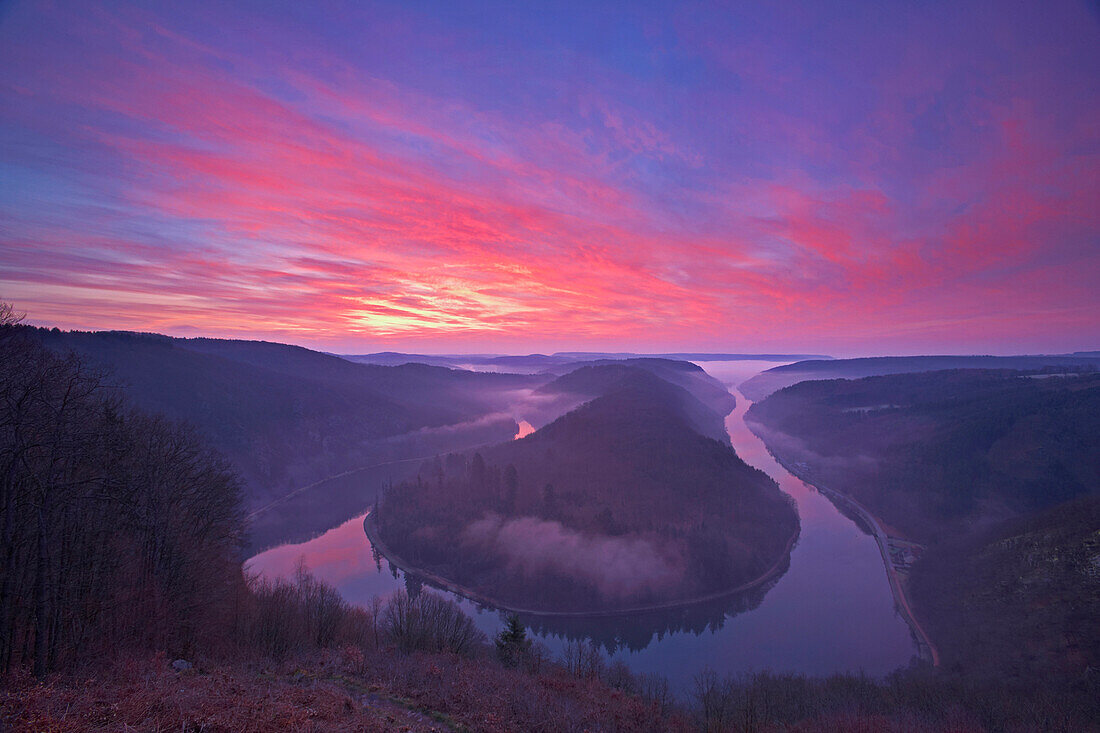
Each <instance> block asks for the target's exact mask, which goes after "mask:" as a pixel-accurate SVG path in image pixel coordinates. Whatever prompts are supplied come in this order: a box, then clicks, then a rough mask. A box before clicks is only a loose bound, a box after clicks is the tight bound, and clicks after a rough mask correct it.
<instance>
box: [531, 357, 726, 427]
mask: <svg viewBox="0 0 1100 733" xmlns="http://www.w3.org/2000/svg"><path fill="white" fill-rule="evenodd" d="M647 375H648V376H649V377H651V378H650V379H647ZM642 382H645V383H646V384H648V385H650V386H651V387H652V388H653V389H654V390H655V392H654V394H655V395H657V394H667V395H668V396H669V397H670V398H673V397H674V398H675V399H676V401H677V405H676V407H677V409H678V411H679V412H680V414H681V415H682V416H683V417H684V418H686V419H687V420H688V422H689V423H690V425H691V427H692V428H693V429H694V430H696V431H697V432H699V433H701V434H702V435H705V436H707V437H708V438H714V439H715V440H720V441H726V442H728V441H729V435H728V434H727V433H726V427H725V420H724V418H725V416H726V415H727V414H729V412H730V411H731V410H733V408H734V405H735V403H734V399H733V396H732V395H731V394H730V393H729V392H728V391H727V390H726V389H725V388H724V387H723V386H722V385H721V384H720V383H719V382H718V381H717V380H715V379H714V378H713V377H711V376H710V375H708V374H707V373H706V372H704V371H703V370H702V369H700V368H699V367H697V366H695V365H694V364H688V363H687V362H670V361H666V360H663V359H636V360H629V361H621V362H615V361H606V362H599V363H596V364H590V365H586V366H582V367H580V368H578V369H574V370H573V371H571V372H569V373H567V374H564V375H563V376H561V377H558V378H557V379H555V380H554V381H552V382H548V383H547V384H545V385H543V386H541V387H539V388H538V390H536V392H537V393H538V394H543V395H567V396H568V395H572V396H575V397H576V398H578V399H580V400H581V401H584V400H588V399H591V398H594V397H598V396H600V395H604V394H607V393H608V392H611V391H613V390H615V389H618V388H621V387H626V386H630V385H634V386H641V383H642ZM669 386H673V387H676V389H674V390H669V389H668V387H669Z"/></svg>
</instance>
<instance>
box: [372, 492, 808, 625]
mask: <svg viewBox="0 0 1100 733" xmlns="http://www.w3.org/2000/svg"><path fill="white" fill-rule="evenodd" d="M363 531H364V533H365V534H366V536H367V539H368V540H369V541H370V543H371V546H372V547H373V548H374V549H375V550H376V551H377V552H378V553H379V554H380V555H382V557H385V558H386V560H387V561H388V562H390V563H392V564H393V565H394V566H396V567H397V568H399V569H400V570H401V571H402V572H404V573H407V574H410V575H415V576H416V577H418V578H420V579H421V580H423V581H425V582H427V583H428V584H429V585H433V586H436V587H438V588H440V589H442V590H446V591H449V592H451V593H454V594H456V595H459V596H462V597H463V598H466V599H467V600H470V601H473V602H474V603H477V604H479V605H482V606H487V607H490V608H495V609H497V610H500V611H507V612H509V613H519V614H524V615H528V616H539V617H542V618H611V617H615V616H628V615H630V614H636V613H647V612H653V611H669V610H674V609H678V608H685V607H689V606H693V605H696V604H699V603H706V602H708V601H716V600H721V599H723V598H729V597H731V596H735V595H737V594H738V593H743V592H745V591H747V590H751V589H753V588H758V587H760V586H761V585H763V584H765V583H767V582H768V581H770V580H772V579H776V578H778V576H780V575H782V573H783V572H785V571H786V567H787V565H788V564H789V563H790V558H791V550H793V549H794V546H795V543H796V542H797V541H798V537H799V534H800V533H801V525H799V526H798V527H796V528H795V531H794V532H793V533H792V534H791V536H790V538H789V539H788V540H787V544H786V546H785V547H784V549H783V552H782V553H781V554H780V556H779V558H778V559H776V561H775V562H774V563H773V564H772V565H771V567H769V568H768V569H767V570H766V571H765V572H764V573H763V574H761V575H760V576H758V577H757V578H754V579H753V580H751V581H749V582H747V583H743V584H741V585H739V586H737V587H736V588H730V589H727V590H722V591H718V592H715V593H709V594H706V595H702V596H695V597H692V598H687V599H682V600H676V601H669V602H667V603H656V604H650V605H645V606H631V607H629V608H619V609H612V610H598V611H540V610H537V609H532V608H521V607H517V606H512V605H509V604H507V603H503V602H501V601H499V600H497V599H494V598H491V597H490V596H487V595H485V594H483V593H479V592H477V591H475V590H473V589H472V588H467V587H465V586H462V585H459V584H457V583H454V582H452V581H450V580H448V579H447V578H444V577H443V576H441V575H438V574H436V573H433V572H431V571H430V570H425V569H423V568H418V567H416V566H415V565H413V564H412V563H409V562H407V561H405V560H404V559H403V558H401V557H400V556H399V555H397V554H395V553H394V552H393V551H392V550H391V549H390V548H389V547H388V546H387V545H386V544H385V542H383V541H382V540H381V538H379V536H378V530H377V527H376V526H375V525H374V523H373V522H372V521H371V512H367V515H366V516H365V517H363Z"/></svg>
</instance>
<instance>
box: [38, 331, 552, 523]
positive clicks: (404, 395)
mask: <svg viewBox="0 0 1100 733" xmlns="http://www.w3.org/2000/svg"><path fill="white" fill-rule="evenodd" d="M33 333H34V334H35V335H36V336H37V337H38V338H40V339H41V340H42V341H43V342H44V343H45V344H47V345H48V346H50V347H51V348H53V349H56V350H61V351H66V350H70V349H71V350H74V351H76V352H78V353H79V354H81V355H83V356H84V357H85V358H86V360H87V361H88V362H89V363H91V364H93V365H96V366H99V367H102V368H104V369H106V370H108V371H109V372H110V373H111V374H112V375H113V381H116V382H117V383H118V384H119V385H120V386H121V387H122V388H123V389H124V390H125V392H126V394H127V396H128V397H129V399H130V400H131V401H132V402H133V403H134V404H135V405H137V406H139V407H141V408H143V409H146V410H149V411H152V412H158V413H163V414H165V415H168V416H170V417H172V418H175V419H180V420H186V421H188V422H190V423H192V424H194V425H195V426H196V427H198V428H199V430H200V431H201V432H202V433H203V435H204V436H205V437H206V438H207V439H209V440H210V442H211V443H212V444H213V445H214V446H216V447H217V448H218V449H219V450H221V451H222V452H224V453H225V454H226V455H227V456H229V457H230V458H231V459H232V460H233V461H234V463H235V464H236V465H237V467H238V468H239V469H240V470H241V472H242V474H243V475H244V477H245V479H246V481H247V483H248V488H249V503H250V504H251V505H252V506H253V507H256V506H260V505H262V504H264V503H265V502H267V501H270V500H271V499H272V498H275V497H278V496H280V495H282V494H284V493H286V492H287V491H290V490H293V489H295V488H298V487H300V486H303V485H306V484H309V483H312V482H314V481H317V480H319V479H322V478H324V477H326V476H330V475H333V474H336V473H340V472H342V471H346V470H348V469H351V468H355V467H358V466H360V465H364V464H367V463H371V462H376V461H378V460H383V459H387V458H409V457H413V456H423V455H431V454H433V453H436V452H439V451H440V450H447V449H449V448H453V447H454V445H453V443H448V442H447V441H442V442H440V441H435V442H432V441H431V440H430V438H431V435H432V433H431V430H432V429H442V428H444V427H445V426H454V425H465V426H466V429H468V430H469V431H470V437H471V440H469V441H466V442H465V443H463V444H462V447H467V446H469V445H471V444H477V443H484V442H495V441H499V440H503V439H506V438H507V437H510V436H511V435H512V434H514V431H515V422H514V420H513V419H512V417H511V415H510V414H508V413H507V412H502V411H504V410H506V409H507V407H508V400H509V399H510V394H511V392H512V391H513V390H529V389H530V388H533V387H535V386H538V385H539V384H541V383H542V382H545V381H546V379H548V377H544V378H540V377H530V376H521V375H508V374H487V373H473V372H463V371H457V370H451V369H445V368H441V367H432V366H425V365H421V364H410V365H407V366H401V367H384V366H373V365H364V364H354V363H352V362H349V361H347V360H345V359H341V358H339V357H335V356H331V355H328V354H322V353H319V352H316V351H310V350H309V349H304V348H300V347H297V346H288V345H285V344H275V343H267V342H259V341H229V340H217V339H180V338H170V337H166V336H160V335H155V334H138V333H129V332H94V333H88V332H61V331H54V330H47V329H33ZM420 443H425V445H424V446H423V447H422V449H421V452H416V450H417V447H418V445H419V444H420ZM410 451H411V453H410ZM370 488H371V489H372V490H373V489H374V488H376V487H373V486H372V487H370ZM368 499H369V497H367V498H365V499H364V501H366V500H368Z"/></svg>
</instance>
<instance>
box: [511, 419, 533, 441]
mask: <svg viewBox="0 0 1100 733" xmlns="http://www.w3.org/2000/svg"><path fill="white" fill-rule="evenodd" d="M533 432H535V426H534V425H532V424H531V423H529V422H527V421H526V420H520V421H519V431H518V432H517V433H516V437H515V438H513V440H519V439H520V438H526V437H527V436H528V435H530V434H531V433H533Z"/></svg>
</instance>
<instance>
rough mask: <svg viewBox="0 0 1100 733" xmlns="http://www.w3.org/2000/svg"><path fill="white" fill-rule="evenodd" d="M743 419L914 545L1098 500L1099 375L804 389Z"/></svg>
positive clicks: (904, 380) (988, 375) (918, 378)
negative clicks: (1082, 498) (1076, 501)
mask: <svg viewBox="0 0 1100 733" xmlns="http://www.w3.org/2000/svg"><path fill="white" fill-rule="evenodd" d="M748 419H749V421H750V423H756V424H757V425H758V427H757V428H756V429H758V430H761V431H762V433H763V435H764V437H765V440H766V442H767V443H768V445H769V446H770V447H772V448H773V449H775V450H776V451H777V452H778V453H779V454H780V455H781V456H782V457H784V458H786V459H788V460H793V461H801V462H805V463H806V464H807V465H810V466H813V467H814V468H815V470H816V471H818V476H819V478H820V479H821V480H822V481H823V482H824V483H825V484H826V485H827V486H830V487H832V488H836V489H838V490H840V491H844V492H846V493H850V494H851V495H853V496H854V497H856V498H857V499H858V500H860V501H862V502H865V503H866V504H867V505H868V506H869V507H871V508H872V509H873V511H875V512H876V513H878V514H879V516H881V517H882V518H883V519H885V520H886V521H887V522H888V523H889V524H891V525H893V526H895V527H897V528H899V529H901V530H903V531H905V532H907V533H908V534H909V535H911V536H913V537H915V538H917V539H922V540H928V539H934V538H936V537H937V536H938V535H942V534H945V533H950V532H953V531H956V530H957V529H958V527H959V526H960V525H969V524H971V523H974V522H980V521H984V520H989V519H992V518H1003V517H1006V516H1009V515H1014V514H1019V513H1021V512H1028V511H1033V510H1036V509H1042V508H1045V507H1048V506H1052V505H1054V504H1057V503H1059V502H1062V501H1066V500H1068V499H1071V498H1074V497H1076V496H1079V495H1082V494H1087V493H1094V492H1100V373H1096V372H1085V373H1082V374H1079V375H1073V376H1064V377H1061V376H1050V377H1046V376H1044V375H1042V374H1023V373H1019V372H1012V371H989V370H958V371H954V370H952V371H940V372H927V373H921V374H899V375H892V376H884V377H869V378H865V379H860V380H851V381H849V380H830V381H813V382H803V383H801V384H797V385H795V386H793V387H788V388H786V389H784V390H781V391H779V392H776V393H775V394H773V395H772V396H771V397H768V398H767V399H765V400H764V401H763V402H760V403H757V404H755V405H753V407H752V408H751V409H750V410H749V413H748Z"/></svg>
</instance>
